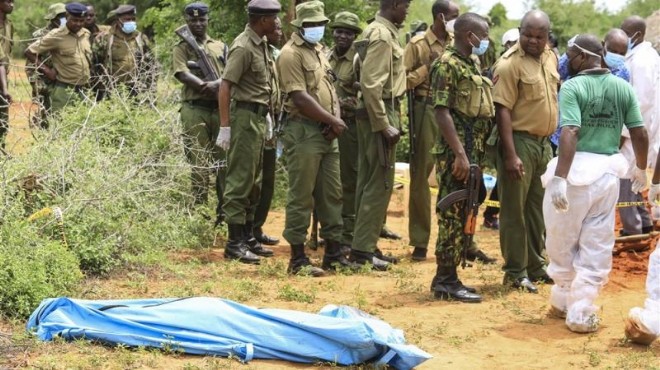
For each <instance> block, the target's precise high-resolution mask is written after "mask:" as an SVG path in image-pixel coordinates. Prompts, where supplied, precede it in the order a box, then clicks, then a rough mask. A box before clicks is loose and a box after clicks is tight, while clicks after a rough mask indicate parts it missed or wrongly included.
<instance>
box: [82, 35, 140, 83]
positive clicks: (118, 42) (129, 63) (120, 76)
mask: <svg viewBox="0 0 660 370" xmlns="http://www.w3.org/2000/svg"><path fill="white" fill-rule="evenodd" d="M92 49H93V51H94V61H95V63H97V64H99V65H102V66H103V67H104V69H105V72H106V73H108V74H110V75H111V76H113V77H115V78H116V79H117V81H119V82H133V81H137V79H138V77H139V76H138V72H140V71H146V70H148V69H150V67H151V66H148V65H145V64H147V63H149V64H151V63H153V60H150V59H148V58H145V56H146V55H147V54H148V53H149V40H148V39H147V37H146V36H144V35H143V34H142V33H141V32H134V33H132V34H130V35H127V34H125V33H124V32H122V31H121V30H120V29H118V28H116V27H115V28H114V29H112V30H110V32H101V33H99V34H98V35H97V36H96V39H95V41H94V45H93V47H92Z"/></svg>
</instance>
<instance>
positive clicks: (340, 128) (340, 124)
mask: <svg viewBox="0 0 660 370" xmlns="http://www.w3.org/2000/svg"><path fill="white" fill-rule="evenodd" d="M328 126H329V127H330V131H332V133H333V134H334V137H333V138H332V139H334V138H335V137H338V136H340V135H341V134H342V133H343V132H344V130H346V129H347V128H348V126H346V124H345V123H344V120H342V119H341V118H336V117H335V119H333V120H332V121H331V122H330V123H328ZM324 136H325V135H324ZM326 139H328V138H327V137H326ZM332 139H328V140H332Z"/></svg>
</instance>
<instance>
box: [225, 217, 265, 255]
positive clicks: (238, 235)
mask: <svg viewBox="0 0 660 370" xmlns="http://www.w3.org/2000/svg"><path fill="white" fill-rule="evenodd" d="M244 227H245V226H244V225H239V224H229V225H227V231H228V233H229V240H228V241H227V245H225V258H226V259H230V260H238V261H240V262H243V263H250V264H254V265H258V264H259V262H260V261H261V258H259V256H257V255H255V254H254V253H252V252H250V250H249V249H248V246H247V244H245V240H244V235H243V228H244Z"/></svg>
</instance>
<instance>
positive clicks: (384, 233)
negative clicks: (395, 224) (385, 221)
mask: <svg viewBox="0 0 660 370" xmlns="http://www.w3.org/2000/svg"><path fill="white" fill-rule="evenodd" d="M380 237H381V238H383V239H391V240H401V235H399V234H397V233H395V232H394V231H392V230H390V229H388V228H387V226H385V225H383V228H382V229H380Z"/></svg>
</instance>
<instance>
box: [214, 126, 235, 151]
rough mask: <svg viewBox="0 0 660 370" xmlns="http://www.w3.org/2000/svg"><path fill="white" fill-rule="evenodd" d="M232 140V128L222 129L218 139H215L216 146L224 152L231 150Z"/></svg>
mask: <svg viewBox="0 0 660 370" xmlns="http://www.w3.org/2000/svg"><path fill="white" fill-rule="evenodd" d="M230 140H231V127H220V132H219V133H218V138H217V139H215V146H217V147H219V148H221V149H222V150H229V142H230Z"/></svg>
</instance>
